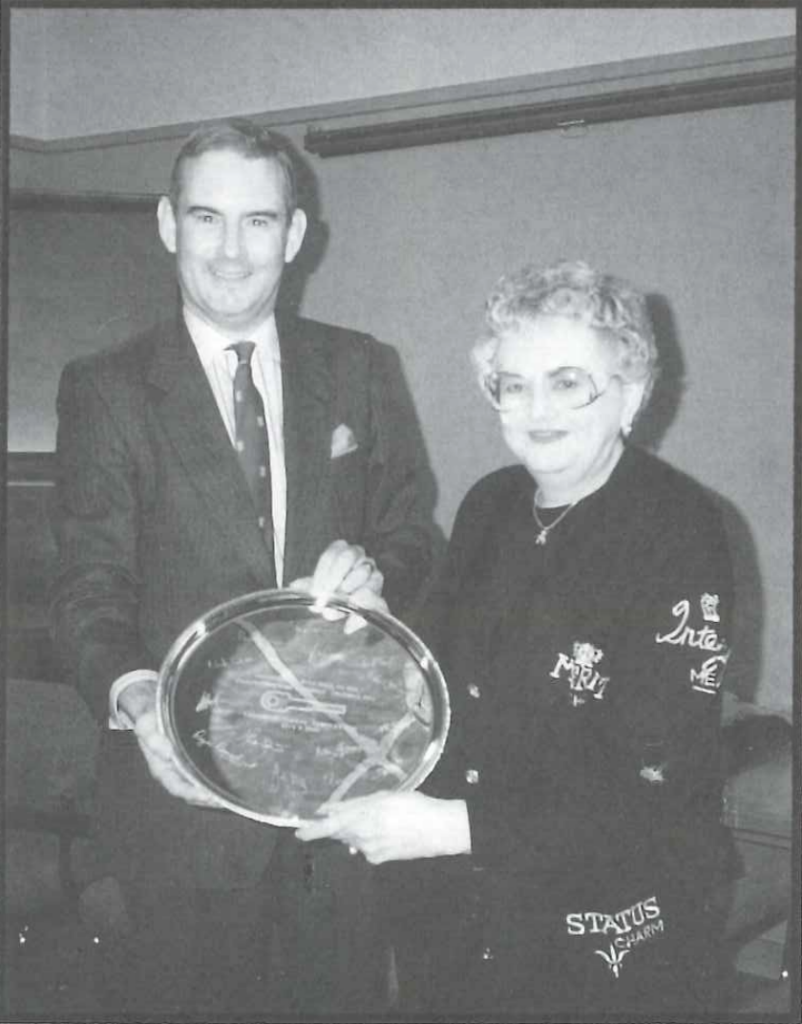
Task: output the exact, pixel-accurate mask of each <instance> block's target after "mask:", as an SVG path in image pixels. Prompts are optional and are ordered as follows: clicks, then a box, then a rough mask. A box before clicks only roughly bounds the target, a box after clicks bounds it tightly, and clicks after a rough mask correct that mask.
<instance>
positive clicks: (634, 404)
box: [621, 380, 646, 437]
mask: <svg viewBox="0 0 802 1024" xmlns="http://www.w3.org/2000/svg"><path fill="white" fill-rule="evenodd" d="M645 391H646V382H645V381H642V380H633V381H625V382H624V405H623V408H622V409H621V433H622V434H623V435H624V437H629V435H630V434H631V433H632V424H633V423H634V421H635V417H636V416H637V415H638V411H639V410H640V407H641V404H642V403H643V395H644V393H645Z"/></svg>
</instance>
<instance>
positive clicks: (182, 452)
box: [52, 315, 431, 887]
mask: <svg viewBox="0 0 802 1024" xmlns="http://www.w3.org/2000/svg"><path fill="white" fill-rule="evenodd" d="M277 325H278V333H279V342H280V346H281V354H282V375H283V378H282V379H283V390H284V439H285V451H286V465H287V532H286V544H285V564H284V580H285V581H286V582H289V581H291V580H293V579H295V578H297V577H299V576H305V575H309V574H310V573H311V572H312V570H313V569H314V566H315V563H316V561H317V558H318V556H319V555H320V553H321V552H322V551H323V550H324V549H325V547H326V546H327V545H328V544H329V543H330V542H331V541H333V540H335V539H337V538H340V537H342V538H344V539H345V540H347V541H349V542H354V543H360V544H362V545H364V547H365V548H366V550H367V551H368V552H369V553H370V554H371V555H372V556H374V557H375V558H376V561H377V563H378V565H379V567H380V568H381V570H382V571H383V573H384V575H385V596H386V598H387V600H388V603H389V604H390V606H391V609H393V610H394V611H396V612H398V611H399V610H401V609H402V607H403V605H404V603H405V602H406V601H407V600H409V599H411V598H412V597H413V596H414V594H415V593H416V591H417V589H418V588H419V586H420V585H421V583H422V582H423V579H424V577H425V575H426V573H427V571H428V569H429V564H430V551H431V544H430V540H431V534H430V528H429V523H428V521H427V514H426V511H425V507H424V504H425V503H424V500H423V497H422V494H423V486H422V480H423V478H424V474H425V473H426V464H425V457H424V455H423V452H422V450H421V448H422V446H421V445H419V443H418V439H419V438H420V434H419V430H418V427H417V423H416V422H415V421H414V416H413V415H412V414H411V409H410V407H409V404H408V403H405V401H404V397H403V391H402V389H400V388H399V386H398V381H399V369H400V368H399V367H398V365H397V357H396V356H395V353H394V352H393V350H392V349H390V348H388V347H387V346H383V345H380V344H379V343H378V342H376V341H375V340H374V339H372V338H369V337H367V336H365V335H361V334H356V333H354V332H351V331H345V330H342V329H340V328H336V327H332V326H329V325H326V324H320V323H315V322H313V321H308V320H299V319H295V318H289V317H286V316H279V317H278V318H277ZM394 361H395V365H394ZM58 412H59V427H58V442H57V473H58V478H57V489H56V502H55V506H54V527H55V531H56V536H57V540H58V546H59V571H58V577H57V580H56V583H55V587H54V593H53V603H52V610H53V618H52V621H53V633H54V640H55V644H56V649H57V650H58V651H59V653H60V656H61V658H62V660H63V664H64V668H65V671H66V672H67V674H68V675H69V677H70V679H71V680H72V681H73V682H74V683H75V684H76V685H77V686H78V687H79V689H80V691H81V692H82V694H83V696H84V697H85V699H86V701H87V703H88V705H89V707H90V709H91V710H92V712H93V713H94V715H95V717H96V718H97V720H98V721H99V722H100V723H101V725H102V726H105V723H106V721H107V717H108V706H107V702H108V692H109V687H110V685H111V683H112V681H113V680H114V679H115V678H117V677H118V676H120V675H121V674H122V673H124V672H126V671H128V670H130V669H133V668H142V667H146V668H153V669H158V667H159V665H160V663H161V661H162V659H163V658H164V656H165V654H166V652H167V650H168V649H169V647H170V645H171V643H172V642H173V640H174V639H175V638H176V637H177V636H178V634H179V633H180V632H181V631H182V630H183V629H184V628H185V627H186V626H187V625H188V624H189V623H190V622H191V621H192V620H193V619H195V618H196V617H198V616H199V615H201V614H203V613H204V612H206V611H208V610H209V609H210V608H212V607H214V606H215V605H217V604H219V603H221V602H223V601H227V600H229V599H231V598H233V597H235V596H238V595H241V594H245V593H248V592H251V591H255V590H260V589H265V588H270V587H272V586H275V576H274V570H273V565H272V558H271V555H270V553H269V552H268V550H267V548H266V546H265V544H264V541H263V539H262V536H261V533H260V531H259V529H258V527H257V525H256V522H255V519H254V514H253V505H252V503H251V499H250V495H249V491H248V488H247V485H246V483H245V479H244V477H243V475H242V472H241V470H240V467H239V464H238V461H237V458H236V454H235V452H234V451H233V448H232V446H231V443H230V440H229V437H228V434H227V432H226V429H225V426H224V424H223V422H222V420H221V418H220V415H219V412H218V409H217V406H216V404H215V401H214V396H213V394H212V392H211V389H210V387H209V384H208V381H207V379H206V376H205V374H204V372H203V369H202V367H201V364H200V361H199V359H198V356H197V353H196V350H195V347H194V345H193V344H192V342H191V339H190V337H189V335H188V332H187V331H186V328H185V326H184V323H183V318H182V317H181V316H180V315H179V316H178V318H177V320H174V321H173V322H171V323H167V324H162V325H159V326H158V327H155V328H153V329H152V330H150V331H148V332H146V333H145V334H142V335H140V336H138V337H136V338H134V339H132V340H131V341H129V342H126V343H125V344H124V345H122V346H119V347H117V348H115V349H111V350H108V351H105V352H101V353H98V354H96V355H92V356H89V357H86V358H82V359H78V360H76V361H74V362H72V363H70V364H69V365H68V366H67V367H66V368H65V370H64V372H63V375H62V379H61V384H60V388H59V396H58ZM339 424H346V425H347V426H348V427H349V428H350V429H351V431H352V432H353V434H354V435H355V438H356V441H357V447H356V449H355V450H354V451H351V452H350V453H348V454H344V455H342V456H341V457H339V458H334V459H333V458H332V457H331V440H332V432H333V431H334V430H335V428H336V427H337V426H338V425H339ZM98 831H99V838H100V840H101V848H102V849H103V850H104V851H105V854H106V856H107V861H106V863H107V866H108V869H109V872H110V873H114V874H116V875H117V877H120V878H125V877H131V876H134V875H140V876H142V875H147V876H148V877H153V878H161V879H163V880H165V881H168V880H175V881H178V882H183V883H184V884H189V885H198V886H201V887H217V886H223V887H236V886H239V885H247V884H250V883H252V882H253V881H255V880H256V878H258V876H259V874H260V873H261V871H262V870H263V869H264V867H265V865H266V863H267V860H268V858H269V856H270V853H271V851H272V848H273V845H274V843H275V837H276V830H275V829H274V828H272V827H270V826H266V825H262V824H259V823H256V822H252V821H249V820H247V819H244V818H240V817H238V816H236V815H234V814H231V813H229V812H227V811H217V810H201V809H198V808H195V807H193V806H190V805H188V804H185V803H184V802H183V801H181V800H178V799H176V798H174V797H172V796H170V795H169V794H168V793H167V792H166V791H164V790H163V789H162V787H161V786H160V785H159V784H158V783H157V782H155V781H154V780H153V779H152V778H151V777H150V774H149V772H148V769H147V766H146V763H145V760H144V758H143V757H142V754H141V753H140V751H139V749H138V745H137V742H136V739H135V737H134V735H133V734H132V733H130V732H110V731H108V730H106V729H105V728H104V729H103V733H102V737H101V745H100V755H99V765H98Z"/></svg>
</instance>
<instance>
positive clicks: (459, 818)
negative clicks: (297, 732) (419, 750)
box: [295, 793, 471, 864]
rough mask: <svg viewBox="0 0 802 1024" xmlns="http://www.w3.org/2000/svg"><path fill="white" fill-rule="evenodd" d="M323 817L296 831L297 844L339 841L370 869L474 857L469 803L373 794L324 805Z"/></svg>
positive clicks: (421, 795) (415, 796)
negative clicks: (457, 856) (393, 863)
mask: <svg viewBox="0 0 802 1024" xmlns="http://www.w3.org/2000/svg"><path fill="white" fill-rule="evenodd" d="M319 813H320V815H321V817H320V818H319V819H315V820H314V821H309V822H307V823H306V824H304V825H303V826H302V827H301V828H299V829H297V831H296V833H295V835H296V837H297V838H298V839H301V840H303V841H304V842H306V841H308V840H311V839H339V840H340V842H342V843H346V844H347V845H348V846H349V847H351V849H352V850H353V851H354V852H361V853H363V854H364V855H365V857H366V858H367V859H368V860H369V861H370V863H371V864H382V863H384V862H385V861H388V860H416V859H418V858H421V857H444V856H451V855H454V854H460V853H470V852H471V828H470V822H469V819H468V808H467V806H466V804H465V801H464V800H438V799H436V798H435V797H431V796H425V795H424V794H423V793H374V794H373V795H372V796H361V797H355V798H354V799H353V800H343V801H342V802H341V803H334V804H327V805H324V806H323V807H322V808H321V809H320V812H319Z"/></svg>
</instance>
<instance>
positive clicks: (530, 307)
mask: <svg viewBox="0 0 802 1024" xmlns="http://www.w3.org/2000/svg"><path fill="white" fill-rule="evenodd" d="M545 316H561V317H566V318H567V319H573V320H579V321H581V322H582V323H583V324H585V325H587V326H588V327H592V328H594V329H595V330H596V331H597V332H598V334H599V337H600V338H602V339H603V340H604V341H605V342H607V344H608V345H609V346H610V349H611V352H612V353H613V355H614V357H615V359H616V362H617V366H616V373H618V374H620V376H621V377H622V378H623V379H624V380H625V381H628V382H632V381H643V382H644V385H645V387H644V392H643V399H642V401H641V405H640V410H639V413H640V412H642V411H643V409H644V408H645V407H646V404H647V402H648V401H649V397H650V396H651V393H652V389H653V387H654V383H655V380H656V379H657V375H658V369H659V368H658V355H657V345H656V343H655V339H654V329H653V327H652V322H651V319H650V317H649V313H648V310H647V308H646V300H645V298H644V296H643V295H642V294H641V293H640V292H639V291H637V290H636V289H635V288H633V287H632V285H630V284H628V283H627V282H626V281H623V280H621V279H620V278H617V277H612V276H610V275H609V274H600V273H598V272H597V271H596V270H594V269H593V268H592V267H590V266H588V264H587V263H584V262H582V261H579V260H576V261H567V260H563V261H561V262H559V263H555V264H553V265H552V266H549V267H546V268H545V269H543V270H538V269H537V268H535V267H533V266H531V265H530V266H525V267H523V268H522V269H521V270H518V271H516V272H515V273H512V274H506V275H505V276H504V277H502V278H500V279H499V281H498V282H497V283H496V286H495V288H494V289H493V291H492V292H491V293H490V295H489V297H488V299H487V302H486V303H485V330H484V333H483V335H482V337H481V338H480V340H479V341H478V342H477V343H476V345H475V346H474V347H473V349H472V351H471V360H472V362H473V365H474V367H475V369H476V371H477V374H478V377H479V383H480V386H481V387H482V389H483V390H484V391H487V389H488V384H489V380H490V378H491V377H492V374H493V371H494V369H495V358H496V351H497V349H498V346H499V342H500V339H501V336H502V335H503V334H505V333H506V332H507V331H510V330H514V329H515V328H516V327H518V326H519V325H520V324H521V323H522V322H525V321H527V320H536V319H539V318H540V317H545Z"/></svg>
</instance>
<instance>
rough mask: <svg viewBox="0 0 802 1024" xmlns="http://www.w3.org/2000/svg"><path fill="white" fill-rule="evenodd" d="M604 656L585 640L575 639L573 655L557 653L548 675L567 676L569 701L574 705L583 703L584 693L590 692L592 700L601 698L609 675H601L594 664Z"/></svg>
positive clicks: (558, 677)
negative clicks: (555, 660)
mask: <svg viewBox="0 0 802 1024" xmlns="http://www.w3.org/2000/svg"><path fill="white" fill-rule="evenodd" d="M603 657H604V652H603V651H602V650H601V649H600V648H598V647H594V645H593V644H591V643H587V642H578V641H575V642H574V645H573V655H572V656H569V655H567V654H563V653H560V654H558V655H557V662H556V664H555V666H554V668H553V669H552V670H551V672H550V673H549V675H551V677H552V678H553V679H561V678H563V677H565V676H567V678H568V686H569V691H570V693H571V703H572V704H573V706H574V707H578V706H579V705H580V704H584V703H585V701H586V699H587V698H586V694H590V696H591V697H593V698H594V700H601V699H602V698H603V697H604V691H605V689H606V688H607V684H608V683H609V682H610V677H609V676H603V675H602V674H601V673H600V672H599V671H598V670H597V669H596V668H595V666H596V665H597V664H598V663H599V662H600V661H601V660H602V658H603Z"/></svg>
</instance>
